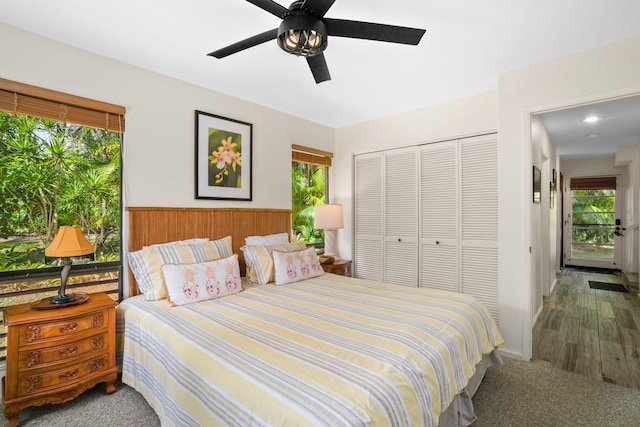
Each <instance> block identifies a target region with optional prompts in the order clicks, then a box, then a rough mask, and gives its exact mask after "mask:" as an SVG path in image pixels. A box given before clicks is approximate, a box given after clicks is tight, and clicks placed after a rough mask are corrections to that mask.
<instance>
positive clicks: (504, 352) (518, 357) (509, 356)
mask: <svg viewBox="0 0 640 427" xmlns="http://www.w3.org/2000/svg"><path fill="white" fill-rule="evenodd" d="M498 353H499V354H500V357H506V358H507V359H515V360H523V361H525V362H528V361H529V359H525V357H524V356H523V355H522V353H513V352H511V351H507V350H503V349H501V348H499V349H498Z"/></svg>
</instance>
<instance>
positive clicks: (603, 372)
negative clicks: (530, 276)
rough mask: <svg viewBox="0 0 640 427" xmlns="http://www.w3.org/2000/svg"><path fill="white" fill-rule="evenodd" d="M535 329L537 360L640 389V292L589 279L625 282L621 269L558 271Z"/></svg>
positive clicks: (632, 284) (635, 280)
mask: <svg viewBox="0 0 640 427" xmlns="http://www.w3.org/2000/svg"><path fill="white" fill-rule="evenodd" d="M557 278H558V283H557V285H556V287H555V289H554V291H553V292H552V295H551V296H549V297H545V298H544V308H543V312H542V314H541V315H540V317H539V319H538V321H537V322H536V325H535V326H534V329H533V360H532V361H533V362H536V363H543V364H547V365H550V366H554V367H556V368H560V369H564V370H568V371H572V372H575V373H578V374H581V375H585V376H588V377H591V378H595V379H599V380H602V381H607V382H610V383H614V384H618V385H621V386H625V387H630V388H635V389H639V390H640V297H638V288H637V286H638V283H637V275H635V277H634V278H632V280H633V281H634V283H631V286H632V287H631V292H630V293H624V292H615V291H605V290H597V289H591V288H589V280H596V281H601V282H614V283H625V282H626V278H625V276H624V275H623V274H622V273H616V274H603V273H600V272H597V273H596V272H585V271H579V270H578V269H572V268H570V267H568V268H565V269H563V270H562V272H561V273H559V274H558V276H557Z"/></svg>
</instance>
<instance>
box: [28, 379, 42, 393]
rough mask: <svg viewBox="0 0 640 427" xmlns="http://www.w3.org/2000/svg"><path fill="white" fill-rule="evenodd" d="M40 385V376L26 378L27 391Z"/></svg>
mask: <svg viewBox="0 0 640 427" xmlns="http://www.w3.org/2000/svg"><path fill="white" fill-rule="evenodd" d="M40 387H42V378H40V377H36V376H34V377H29V378H27V391H28V392H32V391H34V390H37V389H39V388H40Z"/></svg>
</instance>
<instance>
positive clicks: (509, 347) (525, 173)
mask: <svg viewBox="0 0 640 427" xmlns="http://www.w3.org/2000/svg"><path fill="white" fill-rule="evenodd" d="M637 52H640V38H636V39H632V40H627V41H624V42H620V43H616V44H613V45H609V46H604V47H600V48H596V49H592V50H590V51H587V52H583V53H580V54H576V55H571V56H567V57H565V58H561V59H558V60H554V61H550V62H547V63H544V64H540V65H536V66H532V67H528V68H526V69H523V70H517V71H513V72H510V73H506V74H504V75H501V76H499V77H498V123H499V125H498V136H499V157H500V166H499V168H500V199H499V203H500V211H499V217H500V236H501V237H500V252H499V253H500V272H499V273H500V289H499V292H500V318H501V319H509V322H508V323H506V322H505V323H503V324H501V331H502V333H503V335H504V338H505V345H504V351H505V352H507V353H512V354H513V355H514V356H517V357H521V358H523V359H529V358H530V357H531V335H532V334H531V330H532V327H533V324H532V322H533V315H534V314H535V310H534V305H533V288H532V284H531V274H530V272H531V266H532V262H533V260H532V259H531V255H530V254H529V248H530V246H532V245H533V242H532V240H531V236H532V235H536V234H537V233H540V232H541V231H540V230H530V227H529V224H531V216H532V215H533V212H532V209H531V208H530V206H531V204H530V203H529V197H530V191H531V172H530V170H531V164H532V159H531V152H532V150H531V136H530V129H531V114H532V113H536V112H542V111H546V110H550V109H554V108H563V107H568V106H574V105H580V104H582V103H587V102H595V101H599V100H603V99H607V98H611V97H615V96H620V95H623V94H634V93H640V73H639V72H638V70H640V55H638V54H637ZM563 167H564V164H563Z"/></svg>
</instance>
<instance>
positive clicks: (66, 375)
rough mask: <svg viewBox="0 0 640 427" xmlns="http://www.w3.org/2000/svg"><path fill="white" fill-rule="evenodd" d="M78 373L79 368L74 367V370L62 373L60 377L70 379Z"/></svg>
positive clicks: (65, 379)
mask: <svg viewBox="0 0 640 427" xmlns="http://www.w3.org/2000/svg"><path fill="white" fill-rule="evenodd" d="M77 373H78V370H77V369H74V370H72V371H67V372H65V373H64V374H60V375H58V377H59V378H60V379H61V380H63V381H69V380H70V379H71V378H73V377H75V376H76V374H77Z"/></svg>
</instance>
